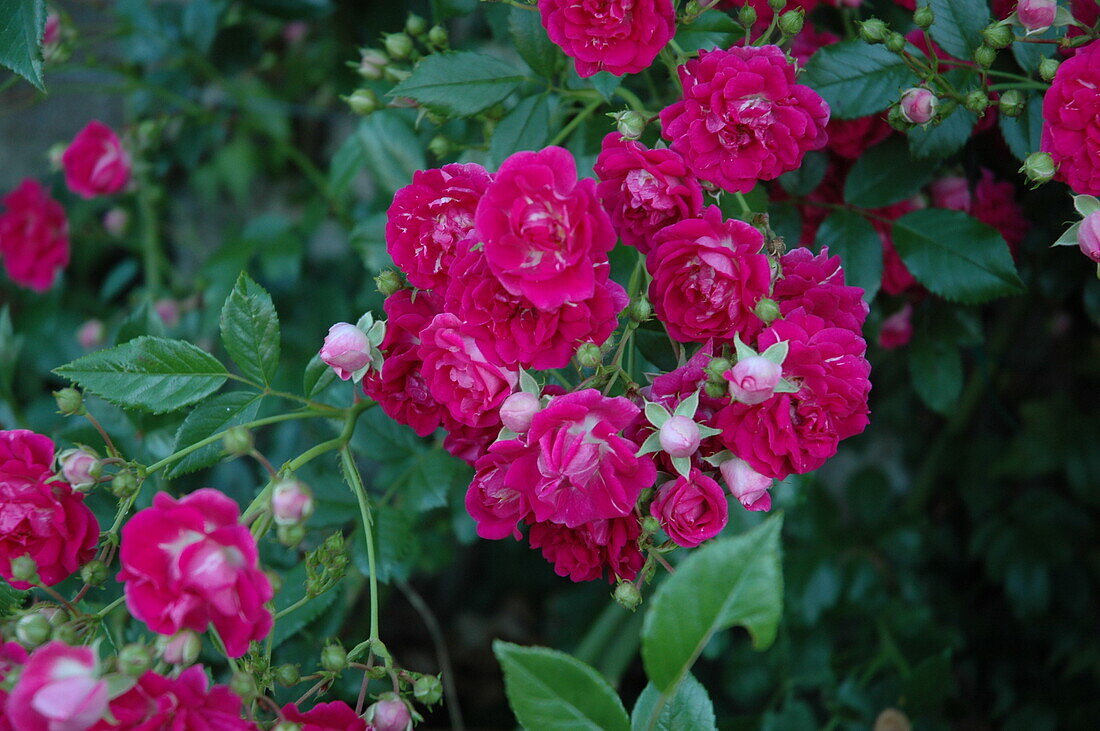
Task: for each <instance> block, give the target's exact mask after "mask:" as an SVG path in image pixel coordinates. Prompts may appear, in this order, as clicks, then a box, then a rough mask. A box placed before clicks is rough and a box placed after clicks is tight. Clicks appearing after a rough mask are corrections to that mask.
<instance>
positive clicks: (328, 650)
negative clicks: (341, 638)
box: [321, 644, 348, 673]
mask: <svg viewBox="0 0 1100 731" xmlns="http://www.w3.org/2000/svg"><path fill="white" fill-rule="evenodd" d="M347 666H348V653H347V652H345V651H344V648H343V647H340V645H336V644H332V645H325V649H324V650H321V667H323V668H324V669H325V670H327V671H329V672H330V673H338V672H340V671H342V670H343V669H344V668H346V667H347Z"/></svg>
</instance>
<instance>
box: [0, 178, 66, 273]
mask: <svg viewBox="0 0 1100 731" xmlns="http://www.w3.org/2000/svg"><path fill="white" fill-rule="evenodd" d="M2 202H3V204H4V207H5V208H6V209H7V210H6V211H4V212H3V213H0V260H3V262H4V269H5V270H7V272H8V277H10V278H11V280H12V281H13V282H15V283H16V284H19V285H22V286H24V287H28V288H30V289H33V290H34V291H36V292H45V291H46V290H48V289H49V288H50V287H52V286H53V283H54V279H55V278H56V277H57V272H58V270H60V269H64V268H65V267H66V266H68V264H69V221H68V219H66V218H65V209H64V208H62V207H61V204H60V203H58V202H57V201H55V200H54V199H53V198H51V197H50V196H49V194H48V193H47V192H46V189H45V188H43V187H42V186H41V184H39V182H38V181H37V180H33V179H31V178H27V179H25V180H24V181H23V182H22V183H20V184H19V187H18V188H16V189H15V190H13V191H12V192H10V193H8V194H7V195H6V196H4V198H3V201H2Z"/></svg>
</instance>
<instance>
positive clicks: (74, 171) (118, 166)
mask: <svg viewBox="0 0 1100 731" xmlns="http://www.w3.org/2000/svg"><path fill="white" fill-rule="evenodd" d="M61 165H62V167H63V168H64V169H65V184H66V185H68V186H69V190H71V191H72V192H74V193H76V194H77V195H79V196H80V197H82V198H95V197H96V196H100V195H110V194H111V193H117V192H118V191H120V190H122V188H123V187H124V186H125V185H126V183H128V182H130V155H129V154H128V153H127V152H126V150H125V149H123V147H122V142H120V141H119V139H118V135H116V134H115V133H114V130H112V129H111V128H110V127H108V126H107V125H105V124H103V122H99V121H94V120H93V121H91V122H88V126H86V127H85V128H84V129H82V130H80V132H78V133H77V135H76V137H75V138H73V141H72V142H70V143H69V146H68V147H67V148H66V149H65V152H64V154H62V155H61Z"/></svg>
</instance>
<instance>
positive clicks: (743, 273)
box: [646, 206, 771, 343]
mask: <svg viewBox="0 0 1100 731" xmlns="http://www.w3.org/2000/svg"><path fill="white" fill-rule="evenodd" d="M763 247H764V237H763V235H762V234H761V233H760V231H758V230H757V229H755V228H753V227H752V226H750V225H749V224H747V223H745V222H743V221H737V220H732V219H731V220H729V221H723V220H722V212H721V211H720V210H719V209H718V207H717V206H710V207H709V208H707V209H706V210H705V211H703V215H702V216H701V217H699V218H690V219H687V220H685V221H680V222H679V223H675V224H673V225H671V226H669V227H668V228H666V229H664V230H662V231H661V232H660V233H658V234H657V237H656V239H655V240H654V246H653V250H652V251H650V253H649V255H648V256H647V257H646V268H647V269H648V270H649V273H650V274H651V275H652V276H653V281H652V282H651V283H650V285H649V299H650V301H651V302H652V303H653V310H654V312H655V313H656V315H657V317H658V319H660V320H661V321H662V322H663V323H665V326H666V327H667V328H668V333H669V335H670V336H671V337H672V338H673V339H674V340H677V341H679V342H682V343H687V342H702V341H704V340H707V339H708V338H723V339H729V338H732V337H733V335H734V333H738V332H740V333H741V336H742V338H747V337H748V336H750V335H752V334H754V333H756V332H757V331H759V330H760V327H761V325H762V323H761V322H760V318H758V317H757V316H756V315H755V314H754V312H753V308H754V307H756V303H757V302H759V301H760V298H761V297H763V296H765V295H766V294H767V293H768V287H769V284H770V283H771V268H770V267H769V265H768V257H767V256H765V255H764V254H762V253H760V251H761V249H762V248H763Z"/></svg>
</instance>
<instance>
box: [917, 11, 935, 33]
mask: <svg viewBox="0 0 1100 731" xmlns="http://www.w3.org/2000/svg"><path fill="white" fill-rule="evenodd" d="M935 21H936V16H935V14H934V13H933V12H932V8H931V7H930V6H928V5H922V6H920V7H919V8H917V10H916V12H915V13H913V22H914V23H916V24H917V27H918V28H920V29H921V30H928V29H929V28H931V27H932V23H934V22H935Z"/></svg>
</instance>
